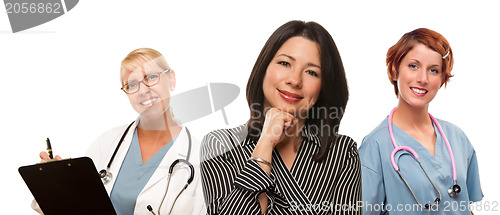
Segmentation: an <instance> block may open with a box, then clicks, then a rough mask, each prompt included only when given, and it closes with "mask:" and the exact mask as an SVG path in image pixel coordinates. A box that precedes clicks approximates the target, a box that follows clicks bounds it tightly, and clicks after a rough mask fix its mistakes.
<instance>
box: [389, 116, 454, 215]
mask: <svg viewBox="0 0 500 215" xmlns="http://www.w3.org/2000/svg"><path fill="white" fill-rule="evenodd" d="M394 110H396V108H393V109H392V111H391V114H389V120H388V121H389V134H390V135H391V141H392V144H393V145H394V150H393V151H392V153H391V164H392V167H394V170H396V172H397V173H398V174H399V177H401V179H403V181H404V182H405V184H406V186H407V187H408V189H409V190H410V192H411V194H412V195H413V198H414V199H415V201H417V204H418V205H420V207H422V205H421V204H420V202H419V201H418V199H417V197H416V196H415V194H414V193H413V190H412V189H411V187H410V185H409V184H408V182H406V180H405V178H404V177H403V175H402V174H401V171H399V167H398V165H397V164H396V162H395V161H394V155H396V152H398V151H400V150H406V151H409V152H410V153H411V154H412V155H413V157H414V158H415V160H416V161H417V162H418V164H419V165H420V167H421V168H422V170H423V171H424V173H425V175H426V176H427V179H429V181H430V182H431V184H432V186H433V187H434V189H435V190H436V192H437V193H438V195H439V197H438V198H436V199H435V200H434V203H433V204H425V207H422V208H424V209H427V210H429V209H431V208H433V207H435V206H437V205H439V203H440V202H441V197H442V196H441V192H439V190H438V189H437V187H436V185H435V184H434V182H433V181H432V180H431V178H430V177H429V175H428V174H427V171H425V168H424V166H423V165H422V163H421V162H420V159H419V157H418V154H417V153H416V152H415V151H414V150H413V149H411V148H410V147H408V146H398V144H397V143H396V139H395V138H394V133H393V132H392V116H393V115H394ZM429 117H430V118H431V119H432V121H433V122H434V124H435V125H436V126H437V128H438V130H439V133H441V136H442V137H443V139H444V142H445V143H446V147H447V148H448V153H449V155H450V160H451V166H452V168H453V185H452V186H451V187H450V188H448V194H449V195H450V197H456V196H457V195H458V193H460V190H461V188H460V186H459V185H458V184H457V170H456V167H455V158H454V157H453V152H452V151H451V147H450V143H449V142H448V138H446V135H445V134H444V132H443V129H441V126H440V125H439V123H438V122H437V120H436V119H435V118H434V117H433V116H432V115H431V114H430V113H429Z"/></svg>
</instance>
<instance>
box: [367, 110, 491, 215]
mask: <svg viewBox="0 0 500 215" xmlns="http://www.w3.org/2000/svg"><path fill="white" fill-rule="evenodd" d="M387 120H388V119H387V118H386V119H385V120H384V121H383V122H382V123H381V124H380V125H379V126H378V127H377V128H375V129H374V130H373V131H372V132H371V133H370V134H369V135H367V136H366V137H365V138H364V140H363V142H362V144H361V146H360V148H359V153H360V158H361V169H362V174H361V175H362V184H363V202H364V206H365V207H364V213H363V214H383V212H384V211H385V210H387V211H389V214H391V215H392V214H408V213H409V212H416V213H412V214H446V213H449V212H453V214H467V215H470V211H468V210H467V209H464V207H465V206H467V205H468V204H469V202H470V201H473V202H474V201H479V200H481V199H482V197H483V194H482V191H481V186H480V182H479V171H478V165H477V158H476V153H475V151H474V148H473V147H472V145H471V143H470V142H469V139H468V138H467V136H466V135H465V133H464V132H463V131H462V130H461V129H460V128H458V127H457V126H455V125H453V124H451V123H449V122H446V121H443V120H438V123H439V124H440V125H441V127H442V129H443V131H444V134H445V135H446V136H447V138H448V140H449V143H450V147H451V149H452V151H453V155H454V157H455V163H456V169H457V179H458V184H459V185H460V186H461V187H462V191H461V192H460V194H459V195H458V196H457V197H454V198H452V197H450V196H449V195H448V188H449V187H450V186H451V185H452V184H453V172H452V166H451V160H450V156H449V154H448V149H447V147H446V144H445V142H444V139H443V137H442V136H441V134H440V132H439V130H438V129H437V127H436V125H434V130H435V134H436V146H435V155H434V156H433V155H432V154H431V153H430V152H429V151H428V150H427V149H426V148H425V147H424V146H422V145H421V144H420V143H419V142H418V141H417V140H415V139H414V138H413V137H411V136H410V135H409V134H408V133H406V132H405V131H403V130H402V129H400V128H398V127H397V126H396V125H394V124H393V125H392V126H393V131H394V138H395V139H396V142H397V144H398V145H399V146H409V147H410V148H412V149H413V150H415V151H416V152H417V154H418V155H419V156H420V161H421V162H422V165H423V166H424V168H425V169H426V171H427V173H428V174H429V176H430V178H431V179H432V181H433V182H434V183H435V185H436V187H437V188H438V189H439V191H440V192H441V196H442V199H441V204H439V207H438V209H437V211H425V210H424V211H423V210H422V209H421V208H420V207H419V206H418V205H417V203H416V201H415V199H414V198H413V196H412V194H411V193H410V191H409V189H408V188H407V186H406V185H405V183H404V182H403V180H401V178H400V177H399V175H398V173H397V172H396V171H394V169H393V167H392V164H391V160H390V159H391V153H392V151H393V150H394V146H393V144H392V142H391V139H390V135H389V128H388V121H387ZM394 160H395V162H396V163H397V164H398V166H399V168H400V170H401V173H402V174H403V176H404V178H405V179H406V180H407V182H408V184H409V185H410V187H411V188H412V190H413V192H414V193H415V196H416V197H417V199H418V200H419V201H420V203H422V204H427V203H432V202H433V201H434V200H435V199H436V198H437V197H439V195H438V194H437V192H436V191H435V189H434V187H433V186H432V184H431V183H430V182H429V180H428V179H427V177H426V176H425V173H424V172H423V170H422V169H421V168H420V166H419V164H418V162H416V161H415V159H414V158H413V156H412V155H411V154H410V153H409V152H408V151H405V150H402V151H399V152H398V153H396V155H395V156H394ZM382 205H383V206H385V207H386V208H385V209H384V208H381V207H380V206H382ZM457 205H458V207H456V206H457ZM460 205H463V206H460ZM417 211H418V212H417Z"/></svg>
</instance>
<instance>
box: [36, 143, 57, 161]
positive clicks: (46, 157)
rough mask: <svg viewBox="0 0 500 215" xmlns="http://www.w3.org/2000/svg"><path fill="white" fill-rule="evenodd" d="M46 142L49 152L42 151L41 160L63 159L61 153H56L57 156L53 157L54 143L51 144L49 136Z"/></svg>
mask: <svg viewBox="0 0 500 215" xmlns="http://www.w3.org/2000/svg"><path fill="white" fill-rule="evenodd" d="M46 143H47V152H48V153H47V152H46V151H42V152H40V159H42V160H41V161H40V163H43V162H47V161H51V160H61V156H59V155H56V157H53V154H52V145H51V144H50V140H49V138H47V140H46Z"/></svg>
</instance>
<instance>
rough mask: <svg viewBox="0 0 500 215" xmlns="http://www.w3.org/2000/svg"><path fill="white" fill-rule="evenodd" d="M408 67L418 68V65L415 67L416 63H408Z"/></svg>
mask: <svg viewBox="0 0 500 215" xmlns="http://www.w3.org/2000/svg"><path fill="white" fill-rule="evenodd" d="M408 67H410V68H412V69H416V68H418V67H417V65H415V64H410V65H408Z"/></svg>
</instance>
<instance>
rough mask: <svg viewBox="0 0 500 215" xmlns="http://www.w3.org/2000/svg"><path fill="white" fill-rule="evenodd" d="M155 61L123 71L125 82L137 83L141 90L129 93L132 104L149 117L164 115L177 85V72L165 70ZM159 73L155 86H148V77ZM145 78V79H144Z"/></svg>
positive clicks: (154, 117) (137, 110)
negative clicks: (130, 70) (132, 69)
mask: <svg viewBox="0 0 500 215" xmlns="http://www.w3.org/2000/svg"><path fill="white" fill-rule="evenodd" d="M163 71H164V70H162V69H161V68H160V67H158V65H156V64H155V63H145V64H144V65H143V67H142V68H141V67H138V68H137V69H135V70H134V71H132V72H125V73H123V77H122V80H123V81H124V84H128V83H137V84H138V85H139V90H138V91H137V92H135V93H131V94H127V96H128V99H129V101H130V104H131V105H132V108H134V110H135V111H136V112H137V113H139V114H141V116H142V117H146V118H148V119H156V118H158V117H160V116H162V115H163V113H164V112H165V111H166V110H167V109H168V107H169V102H170V91H171V90H172V88H173V87H175V73H174V71H173V70H170V71H169V72H163ZM155 75H159V81H158V83H157V84H155V85H154V86H150V87H148V86H146V85H145V84H144V83H143V82H146V81H145V79H148V78H147V77H150V78H152V77H155ZM143 80H144V81H143Z"/></svg>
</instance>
